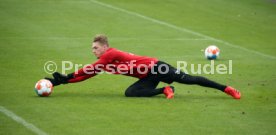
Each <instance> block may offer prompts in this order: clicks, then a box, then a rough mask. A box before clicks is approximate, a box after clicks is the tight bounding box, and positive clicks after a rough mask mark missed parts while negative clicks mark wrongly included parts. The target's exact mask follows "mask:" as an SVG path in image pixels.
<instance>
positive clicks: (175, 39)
mask: <svg viewBox="0 0 276 135" xmlns="http://www.w3.org/2000/svg"><path fill="white" fill-rule="evenodd" d="M0 39H23V40H24V39H30V40H32V39H34V40H42V39H47V40H70V39H79V40H87V39H91V40H92V37H0ZM109 39H110V40H115V41H116V40H117V41H121V40H141V41H186V40H210V39H205V38H128V37H111V38H109Z"/></svg>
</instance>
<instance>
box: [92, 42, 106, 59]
mask: <svg viewBox="0 0 276 135" xmlns="http://www.w3.org/2000/svg"><path fill="white" fill-rule="evenodd" d="M107 49H108V46H107V45H101V44H100V43H99V42H93V44H92V52H93V54H94V55H95V56H96V57H97V58H100V57H101V56H102V55H103V54H104V53H105V51H106V50H107Z"/></svg>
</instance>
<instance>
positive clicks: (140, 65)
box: [68, 48, 158, 83]
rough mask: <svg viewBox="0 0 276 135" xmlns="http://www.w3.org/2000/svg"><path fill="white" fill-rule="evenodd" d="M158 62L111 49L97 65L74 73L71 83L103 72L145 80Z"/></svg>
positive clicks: (94, 64)
mask: <svg viewBox="0 0 276 135" xmlns="http://www.w3.org/2000/svg"><path fill="white" fill-rule="evenodd" d="M157 61H158V59H156V58H151V57H146V56H138V55H134V54H132V53H127V52H123V51H120V50H117V49H115V48H109V49H108V50H107V51H106V52H105V53H104V54H103V55H102V56H101V57H100V58H99V59H98V60H97V61H96V62H95V63H93V64H90V65H88V66H85V67H83V68H81V69H79V70H78V71H76V72H75V73H74V78H72V79H70V80H69V81H68V82H69V83H74V82H79V81H83V80H85V79H88V78H90V77H93V76H95V75H97V74H99V73H101V72H102V71H106V72H108V73H111V74H122V75H127V76H132V77H136V78H144V77H146V76H147V74H148V72H150V70H151V68H152V67H153V66H154V64H155V63H156V62H157Z"/></svg>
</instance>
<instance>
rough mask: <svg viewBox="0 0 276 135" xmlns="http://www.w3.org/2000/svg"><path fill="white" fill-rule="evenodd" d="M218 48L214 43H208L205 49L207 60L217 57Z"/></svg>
mask: <svg viewBox="0 0 276 135" xmlns="http://www.w3.org/2000/svg"><path fill="white" fill-rule="evenodd" d="M219 53H220V50H219V48H218V47H217V46H215V45H210V46H208V47H207V48H206V49H205V57H206V58H207V59H208V60H215V59H217V58H218V56H219Z"/></svg>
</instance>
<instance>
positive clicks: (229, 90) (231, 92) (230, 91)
mask: <svg viewBox="0 0 276 135" xmlns="http://www.w3.org/2000/svg"><path fill="white" fill-rule="evenodd" d="M224 92H225V93H226V94H228V95H231V96H232V97H233V98H235V99H240V98H241V93H240V92H239V91H238V90H236V89H235V88H233V87H231V86H227V87H226V88H225V89H224Z"/></svg>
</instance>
